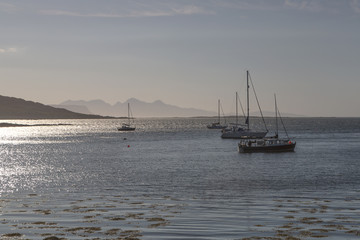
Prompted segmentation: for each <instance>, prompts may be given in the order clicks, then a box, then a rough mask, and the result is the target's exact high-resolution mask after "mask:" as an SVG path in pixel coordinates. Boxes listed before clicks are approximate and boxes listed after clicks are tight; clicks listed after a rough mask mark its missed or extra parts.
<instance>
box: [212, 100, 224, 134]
mask: <svg viewBox="0 0 360 240" xmlns="http://www.w3.org/2000/svg"><path fill="white" fill-rule="evenodd" d="M225 124H226V122H225ZM207 128H208V129H224V128H227V125H221V123H220V99H219V100H218V121H217V122H214V123H211V124H210V125H207Z"/></svg>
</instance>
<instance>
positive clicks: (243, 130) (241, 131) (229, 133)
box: [221, 71, 268, 139]
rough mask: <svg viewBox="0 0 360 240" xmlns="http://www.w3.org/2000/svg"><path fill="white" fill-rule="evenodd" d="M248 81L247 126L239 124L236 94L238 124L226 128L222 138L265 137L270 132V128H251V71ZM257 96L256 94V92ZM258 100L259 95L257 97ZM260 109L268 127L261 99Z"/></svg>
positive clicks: (247, 73)
mask: <svg viewBox="0 0 360 240" xmlns="http://www.w3.org/2000/svg"><path fill="white" fill-rule="evenodd" d="M246 80H247V81H246V82H247V91H246V93H247V117H246V120H245V125H246V126H245V127H242V126H239V124H238V110H237V108H238V107H237V105H238V104H237V103H238V99H237V94H236V124H235V125H234V126H232V127H231V128H227V129H224V130H223V132H222V134H221V138H232V139H239V138H263V137H265V135H266V134H267V133H268V130H267V129H266V131H255V130H251V129H250V107H249V105H250V101H249V88H250V86H249V71H246ZM255 96H256V94H255ZM256 100H257V97H256ZM257 103H258V106H259V109H260V113H261V117H262V119H263V122H264V125H265V128H266V124H265V121H264V117H263V115H262V111H261V108H260V105H259V101H257Z"/></svg>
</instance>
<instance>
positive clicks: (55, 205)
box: [0, 194, 360, 240]
mask: <svg viewBox="0 0 360 240" xmlns="http://www.w3.org/2000/svg"><path fill="white" fill-rule="evenodd" d="M64 197H65V198H68V197H69V196H64ZM197 201H198V200H197ZM254 201H255V202H254ZM259 203H260V204H261V202H256V200H251V201H248V202H247V204H248V206H256V204H259ZM188 204H191V201H184V200H179V199H173V198H171V197H169V196H164V197H162V198H157V199H153V198H151V197H150V196H147V195H142V196H133V197H126V196H120V195H119V196H118V195H115V196H98V197H94V198H84V199H82V198H79V199H74V200H71V201H69V200H63V199H52V197H51V196H44V195H43V196H41V195H37V194H28V195H26V196H23V198H22V199H21V198H7V197H6V196H3V197H2V198H1V200H0V214H1V217H0V232H1V235H0V239H48V240H51V239H52V240H56V239H151V236H152V232H156V231H160V230H161V229H162V231H166V229H167V227H169V231H171V229H176V228H177V224H178V223H177V218H178V217H180V216H181V215H182V214H183V211H184V210H185V211H186V209H187V208H190V209H191V206H189V205H188ZM359 204H360V199H359V198H349V199H340V200H339V199H306V198H305V199H304V198H288V199H287V198H278V199H272V200H271V201H268V203H267V206H265V205H263V206H256V207H254V209H253V210H251V213H252V216H250V221H249V222H251V223H252V225H251V226H250V227H249V228H248V229H247V230H246V231H244V232H242V233H241V234H239V237H238V238H236V239H243V240H250V239H286V240H296V239H321V238H323V239H357V238H359V237H360V209H359V206H360V205H359ZM255 209H257V210H255ZM246 211H249V209H248V210H246ZM254 211H257V212H254ZM261 214H264V216H263V217H259V215H261ZM265 215H267V216H265ZM186 217H187V216H186V213H185V215H184V216H182V217H181V218H186ZM197 217H198V218H199V219H198V220H199V221H201V214H200V215H199V216H197ZM194 218H196V214H194ZM214 220H216V219H214ZM247 220H249V217H248V218H247ZM195 221H197V220H195ZM180 228H181V227H180ZM194 228H196V226H194ZM239 228H241V226H239ZM182 231H184V229H182ZM155 236H156V233H155ZM234 239H235V238H234Z"/></svg>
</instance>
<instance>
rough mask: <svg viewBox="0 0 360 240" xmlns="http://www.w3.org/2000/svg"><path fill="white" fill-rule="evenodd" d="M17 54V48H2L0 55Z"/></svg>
mask: <svg viewBox="0 0 360 240" xmlns="http://www.w3.org/2000/svg"><path fill="white" fill-rule="evenodd" d="M15 52H17V49H16V48H0V53H15Z"/></svg>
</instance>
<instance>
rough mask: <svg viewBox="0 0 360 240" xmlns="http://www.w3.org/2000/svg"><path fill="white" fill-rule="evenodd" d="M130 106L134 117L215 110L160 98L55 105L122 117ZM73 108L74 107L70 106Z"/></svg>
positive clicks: (65, 102)
mask: <svg viewBox="0 0 360 240" xmlns="http://www.w3.org/2000/svg"><path fill="white" fill-rule="evenodd" d="M128 103H130V107H131V110H132V113H133V116H134V117H135V118H136V117H196V116H214V115H216V112H211V111H206V110H201V109H196V108H183V107H178V106H175V105H170V104H166V103H164V102H163V101H161V100H156V101H154V102H145V101H141V100H139V99H136V98H129V99H128V100H126V101H125V102H120V101H118V102H116V103H115V104H113V105H111V104H109V103H107V102H105V101H103V100H101V99H97V100H89V101H85V100H67V101H64V102H62V103H60V104H59V105H52V106H55V107H64V108H66V109H69V108H71V106H82V107H84V109H85V108H86V109H88V111H89V112H90V113H92V114H99V115H103V116H113V117H124V116H127V104H128ZM72 109H74V108H72Z"/></svg>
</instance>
